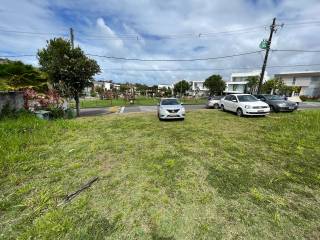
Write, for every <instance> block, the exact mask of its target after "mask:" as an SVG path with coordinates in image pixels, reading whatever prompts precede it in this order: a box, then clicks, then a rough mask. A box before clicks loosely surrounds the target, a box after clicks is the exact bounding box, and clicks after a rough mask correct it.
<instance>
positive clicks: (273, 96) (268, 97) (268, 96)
mask: <svg viewBox="0 0 320 240" xmlns="http://www.w3.org/2000/svg"><path fill="white" fill-rule="evenodd" d="M264 97H265V98H266V99H268V100H284V99H283V97H282V96H278V95H265V96H264Z"/></svg>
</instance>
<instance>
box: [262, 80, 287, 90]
mask: <svg viewBox="0 0 320 240" xmlns="http://www.w3.org/2000/svg"><path fill="white" fill-rule="evenodd" d="M284 86H285V85H284V82H283V81H282V80H281V79H279V78H273V79H270V80H268V81H266V82H265V83H264V84H263V85H262V92H264V93H270V94H273V93H274V92H275V91H277V90H281V89H283V87H284Z"/></svg>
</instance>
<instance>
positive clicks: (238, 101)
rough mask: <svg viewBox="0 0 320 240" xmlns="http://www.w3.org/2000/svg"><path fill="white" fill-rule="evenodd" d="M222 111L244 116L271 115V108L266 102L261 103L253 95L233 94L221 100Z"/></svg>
mask: <svg viewBox="0 0 320 240" xmlns="http://www.w3.org/2000/svg"><path fill="white" fill-rule="evenodd" d="M220 103H221V109H222V110H223V111H225V110H227V111H231V112H235V113H237V115H238V116H240V117H241V116H243V115H252V116H253V115H262V116H265V115H266V114H269V112H270V107H269V105H268V104H266V103H265V102H262V101H260V100H259V99H257V98H256V97H254V96H252V95H251V94H231V95H228V96H226V97H225V98H224V99H222V100H221V102H220Z"/></svg>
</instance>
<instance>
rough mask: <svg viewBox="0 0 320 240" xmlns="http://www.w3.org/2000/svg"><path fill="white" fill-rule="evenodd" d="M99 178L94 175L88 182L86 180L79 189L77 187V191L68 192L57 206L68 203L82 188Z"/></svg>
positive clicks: (89, 185)
mask: <svg viewBox="0 0 320 240" xmlns="http://www.w3.org/2000/svg"><path fill="white" fill-rule="evenodd" d="M98 179H99V177H94V178H93V179H91V180H90V181H89V182H87V183H86V184H85V185H83V186H82V187H81V188H80V189H78V190H77V191H75V192H73V193H70V194H68V195H67V196H66V197H65V198H64V200H63V202H62V203H60V204H59V205H58V206H60V205H62V204H66V203H68V202H69V201H71V200H72V199H73V198H75V197H76V196H77V195H78V194H79V193H81V192H82V191H83V190H85V189H87V188H89V187H91V185H92V184H93V183H94V182H95V181H97V180H98Z"/></svg>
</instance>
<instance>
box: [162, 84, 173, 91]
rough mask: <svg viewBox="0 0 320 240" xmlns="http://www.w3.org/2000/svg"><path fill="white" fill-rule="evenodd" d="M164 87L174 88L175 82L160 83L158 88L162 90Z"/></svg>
mask: <svg viewBox="0 0 320 240" xmlns="http://www.w3.org/2000/svg"><path fill="white" fill-rule="evenodd" d="M163 88H166V89H171V90H172V89H173V84H159V85H158V90H161V89H163Z"/></svg>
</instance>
